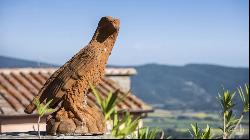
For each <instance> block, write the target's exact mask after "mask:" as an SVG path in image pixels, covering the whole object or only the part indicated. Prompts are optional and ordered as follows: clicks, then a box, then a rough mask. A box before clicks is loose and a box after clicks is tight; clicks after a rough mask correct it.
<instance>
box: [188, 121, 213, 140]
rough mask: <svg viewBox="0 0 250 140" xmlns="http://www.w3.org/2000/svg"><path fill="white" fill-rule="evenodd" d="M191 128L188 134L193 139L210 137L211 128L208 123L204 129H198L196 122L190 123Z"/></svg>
mask: <svg viewBox="0 0 250 140" xmlns="http://www.w3.org/2000/svg"><path fill="white" fill-rule="evenodd" d="M191 128H192V129H190V130H189V132H190V134H191V135H192V137H193V138H194V139H211V138H212V137H211V128H210V127H209V125H207V127H206V128H205V129H200V128H199V127H198V124H197V123H195V124H191Z"/></svg>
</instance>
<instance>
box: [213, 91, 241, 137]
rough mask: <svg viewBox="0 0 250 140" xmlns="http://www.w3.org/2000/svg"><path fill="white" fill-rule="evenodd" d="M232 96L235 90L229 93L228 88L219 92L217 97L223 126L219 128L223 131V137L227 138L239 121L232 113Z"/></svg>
mask: <svg viewBox="0 0 250 140" xmlns="http://www.w3.org/2000/svg"><path fill="white" fill-rule="evenodd" d="M234 97H235V92H234V93H230V92H229V91H228V90H226V91H224V92H223V94H222V95H221V94H219V95H218V97H217V99H218V101H219V104H220V106H221V109H222V113H221V116H222V119H223V127H222V128H220V129H221V130H222V131H223V139H227V138H229V136H230V135H231V134H232V132H233V131H234V128H235V126H236V124H237V123H238V121H239V119H236V117H235V115H234V113H233V107H234V106H235V104H234V101H233V99H234Z"/></svg>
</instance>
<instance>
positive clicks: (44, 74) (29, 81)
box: [0, 68, 152, 116]
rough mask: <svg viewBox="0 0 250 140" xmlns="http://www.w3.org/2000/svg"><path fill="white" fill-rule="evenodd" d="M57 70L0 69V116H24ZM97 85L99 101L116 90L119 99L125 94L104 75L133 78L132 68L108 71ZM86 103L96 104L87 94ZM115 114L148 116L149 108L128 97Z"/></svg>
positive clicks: (118, 105) (92, 96) (134, 98)
mask: <svg viewBox="0 0 250 140" xmlns="http://www.w3.org/2000/svg"><path fill="white" fill-rule="evenodd" d="M56 70H57V68H18V69H0V116H5V115H7V116H9V115H24V108H25V106H26V105H28V104H29V103H30V101H31V100H32V99H33V97H34V96H35V95H36V94H37V93H38V91H39V90H40V88H42V86H43V84H44V83H45V82H46V80H47V79H48V78H49V77H50V75H52V74H53V72H54V71H56ZM105 74H106V77H104V78H103V79H102V80H101V82H100V84H99V85H98V86H97V87H96V88H97V90H98V91H99V92H100V94H101V96H102V97H107V95H108V93H109V92H114V91H116V90H118V92H119V94H118V95H119V96H120V97H123V96H124V95H126V94H127V93H125V92H123V91H121V90H120V87H119V86H118V85H117V84H116V83H115V82H114V81H112V80H111V79H109V78H107V75H121V76H123V75H133V74H136V71H135V69H132V68H107V69H106V71H105ZM88 102H89V103H96V101H95V97H94V95H93V94H92V93H89V94H88ZM116 109H117V110H118V111H122V110H127V111H130V112H134V113H145V112H151V111H152V108H151V107H150V106H148V105H147V104H145V103H144V102H143V101H142V100H140V99H139V98H137V97H136V96H135V95H133V94H132V93H130V94H129V95H128V96H127V97H126V98H125V99H124V100H123V101H122V102H120V103H118V104H117V105H116Z"/></svg>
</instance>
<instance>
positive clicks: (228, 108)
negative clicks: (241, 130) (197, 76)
mask: <svg viewBox="0 0 250 140" xmlns="http://www.w3.org/2000/svg"><path fill="white" fill-rule="evenodd" d="M237 92H238V94H239V97H240V99H241V102H242V104H243V109H242V113H241V115H240V117H237V115H236V114H235V113H234V109H235V103H234V98H235V97H236V92H233V93H231V92H230V91H228V90H224V89H223V92H222V94H218V97H217V100H218V102H219V104H220V106H221V110H222V111H221V118H222V119H221V120H222V127H220V129H221V131H222V133H223V134H222V136H221V137H220V138H223V139H230V138H232V137H233V134H234V133H235V132H236V130H237V128H238V127H239V125H240V123H241V121H242V119H243V117H244V115H245V114H246V113H247V112H249V85H245V89H244V90H243V89H242V88H241V87H239V88H238V89H237ZM191 127H192V129H191V130H189V131H190V133H191V135H192V137H193V138H194V139H203V138H205V139H209V138H211V132H210V129H211V128H210V127H209V126H207V128H206V129H204V130H201V129H200V128H199V127H198V125H197V123H195V125H193V124H191Z"/></svg>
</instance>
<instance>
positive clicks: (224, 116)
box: [223, 111, 227, 139]
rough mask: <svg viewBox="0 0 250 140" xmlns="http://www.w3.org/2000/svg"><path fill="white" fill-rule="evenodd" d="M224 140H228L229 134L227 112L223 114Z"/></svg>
mask: <svg viewBox="0 0 250 140" xmlns="http://www.w3.org/2000/svg"><path fill="white" fill-rule="evenodd" d="M223 139H227V132H226V112H225V111H224V113H223Z"/></svg>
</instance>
